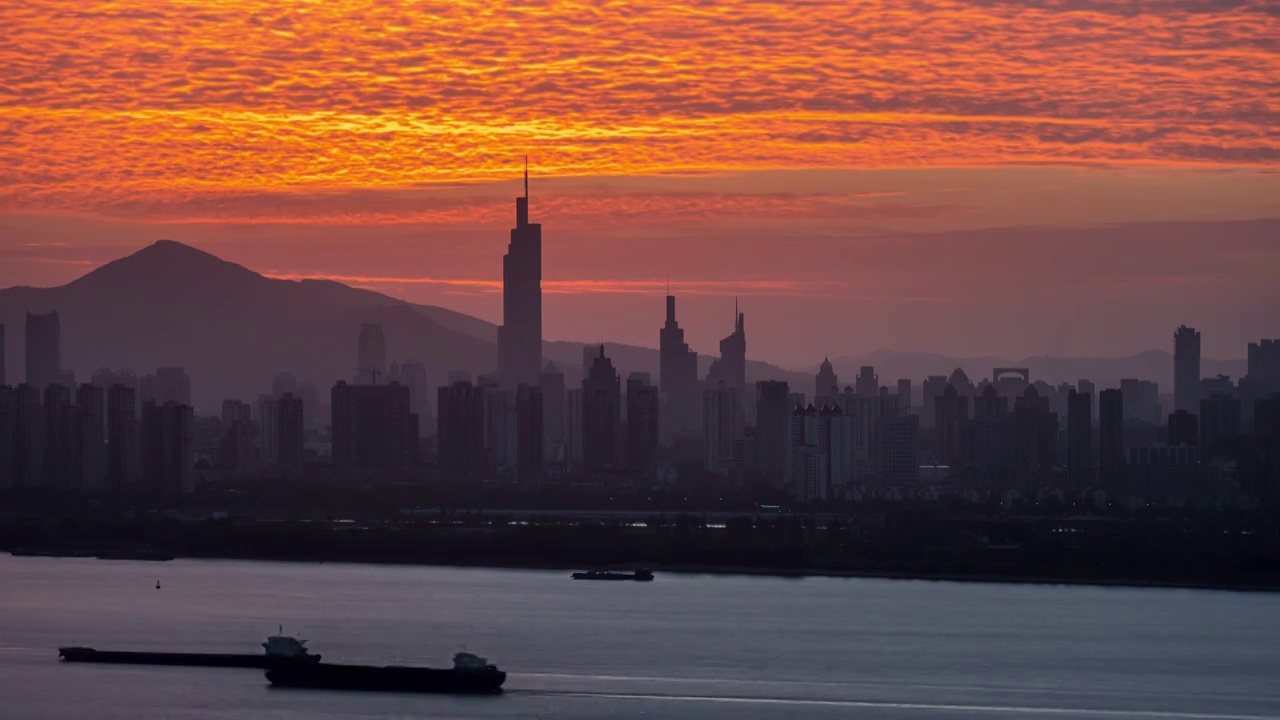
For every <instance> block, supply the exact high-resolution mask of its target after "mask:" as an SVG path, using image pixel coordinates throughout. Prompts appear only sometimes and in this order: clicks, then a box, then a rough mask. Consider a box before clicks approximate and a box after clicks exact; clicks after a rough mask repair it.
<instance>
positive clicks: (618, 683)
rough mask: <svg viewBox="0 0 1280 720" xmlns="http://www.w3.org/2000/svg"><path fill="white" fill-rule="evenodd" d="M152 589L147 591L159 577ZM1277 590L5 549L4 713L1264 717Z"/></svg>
mask: <svg viewBox="0 0 1280 720" xmlns="http://www.w3.org/2000/svg"><path fill="white" fill-rule="evenodd" d="M157 582H159V583H160V585H161V587H160V589H158V590H157V589H156V587H155V586H156V583H157ZM280 624H283V625H284V630H285V632H286V633H290V634H297V635H299V636H301V637H305V638H308V639H309V640H310V645H311V647H312V649H313V650H314V651H316V652H320V653H322V654H323V655H324V656H325V658H326V659H329V660H333V661H337V662H369V663H378V664H392V663H403V664H424V665H433V666H448V664H449V662H450V658H451V656H452V654H453V653H454V652H456V651H458V650H461V649H463V648H465V649H467V650H468V651H471V652H475V653H478V654H480V655H484V656H487V657H488V658H489V659H490V660H491V661H493V662H495V663H496V664H498V665H499V666H500V667H501V668H503V669H504V670H507V671H508V673H509V676H508V679H507V685H506V688H507V691H506V692H505V693H504V694H502V695H501V696H496V697H482V698H465V697H463V698H460V697H444V696H418V695H395V694H387V695H382V694H374V693H344V692H329V691H307V690H290V689H272V688H271V687H270V686H268V685H267V683H266V682H265V680H264V679H263V677H262V675H261V673H259V672H257V671H252V670H225V669H211V668H165V667H142V666H111V665H66V664H61V663H59V662H57V660H56V659H55V658H56V648H57V647H58V646H59V645H72V644H74V645H88V646H92V647H97V648H100V649H117V650H128V649H144V650H174V651H178V650H188V651H213V652H247V651H255V650H257V648H258V643H260V642H261V641H262V640H263V639H264V638H265V637H266V636H267V635H269V634H274V633H275V631H276V629H277V625H280ZM1278 672H1280V595H1276V594H1268V593H1235V592H1222V591H1208V590H1167V589H1136V588H1135V589H1128V588H1099V587H1072V586H1054V585H1013V584H997V583H957V582H929V581H902V580H873V579H841V578H806V579H786V578H768V577H745V576H711V575H675V574H661V575H659V577H658V579H657V580H655V581H654V582H651V583H601V582H596V583H591V582H574V581H571V580H570V579H569V578H568V573H565V572H548V571H520V570H487V569H457V568H436V567H413V566H371V565H344V564H303V563H270V562H242V561H210V560H176V561H173V562H161V563H148V562H129V561H106V560H92V559H75V558H15V557H9V556H7V555H5V556H0V717H3V718H14V719H15V720H17V719H21V720H40V719H44V718H48V719H50V720H54V719H56V720H62V719H63V718H73V717H76V718H111V719H115V718H119V719H121V720H124V719H126V718H127V719H129V720H133V719H136V718H146V719H159V718H166V719H168V718H223V719H226V720H242V719H243V720H249V719H252V720H264V719H269V720H294V719H297V720H301V719H303V718H411V717H424V718H432V719H433V720H442V719H446V718H448V719H464V718H596V717H616V718H786V717H797V718H843V717H858V718H988V717H1002V718H1046V717H1078V718H1130V717H1131V718H1171V719H1179V718H1180V719H1188V720H1189V719H1193V718H1203V719H1205V720H1218V719H1226V718H1280V678H1278V676H1277V673H1278Z"/></svg>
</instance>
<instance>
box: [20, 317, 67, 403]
mask: <svg viewBox="0 0 1280 720" xmlns="http://www.w3.org/2000/svg"><path fill="white" fill-rule="evenodd" d="M26 341H27V345H26V360H27V384H28V385H30V386H32V387H35V388H39V389H40V390H42V391H43V390H44V388H46V387H48V386H49V385H51V384H53V383H56V382H58V381H59V380H61V379H62V326H61V323H60V322H59V320H58V313H57V311H53V312H49V313H46V314H44V315H40V314H38V313H32V312H28V313H27V325H26Z"/></svg>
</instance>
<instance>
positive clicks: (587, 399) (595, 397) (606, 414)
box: [582, 345, 622, 472]
mask: <svg viewBox="0 0 1280 720" xmlns="http://www.w3.org/2000/svg"><path fill="white" fill-rule="evenodd" d="M621 413H622V384H621V379H620V378H619V377H618V372H617V371H616V370H614V368H613V362H612V361H610V360H609V358H607V357H605V354H604V345H600V349H599V354H598V355H597V356H596V357H595V358H594V359H593V360H592V362H591V368H590V370H589V371H588V373H587V378H586V380H583V381H582V443H583V447H582V460H583V468H584V469H585V470H586V471H587V472H596V471H599V470H604V469H606V468H611V467H613V466H615V465H617V464H618V458H619V453H618V424H619V423H620V422H621V421H622V415H621Z"/></svg>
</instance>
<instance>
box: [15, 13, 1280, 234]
mask: <svg viewBox="0 0 1280 720" xmlns="http://www.w3.org/2000/svg"><path fill="white" fill-rule="evenodd" d="M636 5H637V4H634V3H623V2H526V3H480V2H465V1H464V2H457V1H453V0H451V1H449V2H438V3H430V2H427V3H423V2H390V1H379V2H349V1H342V0H335V1H333V2H323V3H309V2H308V3H303V2H283V3H282V2H274V1H273V2H258V1H256V0H235V1H228V2H216V3H215V2H136V1H135V2H96V3H95V2H84V1H80V0H77V1H76V2H70V1H66V0H25V1H24V2H12V0H10V2H5V3H3V4H0V27H3V28H4V30H3V31H2V32H3V36H2V37H3V41H2V42H0V68H3V71H2V72H3V82H0V138H3V139H4V144H5V146H6V147H7V148H9V151H7V152H5V153H4V157H3V158H2V159H0V202H3V203H4V205H3V207H6V208H8V209H22V210H27V211H30V210H39V209H55V210H70V211H89V212H92V211H93V210H95V209H96V208H97V207H99V206H110V205H112V204H113V203H119V202H138V201H146V200H148V199H155V198H157V197H163V198H165V199H166V200H167V201H173V200H174V199H175V198H183V197H190V198H199V197H209V196H220V195H223V194H231V195H236V194H239V193H243V192H244V191H245V190H248V189H251V190H253V191H280V190H295V189H298V188H305V189H312V190H314V189H317V188H396V187H405V186H410V185H415V184H431V183H454V182H470V181H488V180H495V179H499V178H507V177H510V174H511V168H512V167H513V166H514V165H515V162H516V157H517V156H518V155H519V154H522V153H523V152H526V151H527V152H529V153H530V154H531V155H533V156H534V157H535V158H536V166H537V168H538V170H539V172H541V173H542V174H544V175H555V176H559V177H564V176H574V175H587V176H589V175H644V174H653V173H678V172H708V171H710V172H726V171H736V170H752V169H764V168H814V167H819V168H821V167H872V168H875V167H931V166H956V165H992V164H1005V163H1082V164H1122V165H1123V164H1160V165H1176V166H1219V165H1227V166H1232V167H1241V166H1244V167H1249V166H1272V165H1275V164H1276V163H1277V162H1278V161H1280V130H1277V128H1280V92H1278V91H1277V90H1278V87H1277V84H1278V83H1280V14H1278V13H1277V12H1276V10H1275V5H1274V4H1273V3H1271V2H1269V0H1240V1H1238V2H1219V1H1216V0H1150V1H1143V0H1115V1H1114V2H1113V1H1108V0H1060V1H1053V0H1044V1H1041V2H999V1H991V0H916V1H914V2H887V1H883V0H875V1H871V2H857V3H853V2H848V1H847V0H838V1H832V2H823V1H814V2H803V1H797V0H788V1H787V2H778V3H768V2H755V3H742V2H727V3H701V2H697V3H691V2H686V3H670V4H667V3H663V4H661V5H662V7H654V8H642V7H637V6H636Z"/></svg>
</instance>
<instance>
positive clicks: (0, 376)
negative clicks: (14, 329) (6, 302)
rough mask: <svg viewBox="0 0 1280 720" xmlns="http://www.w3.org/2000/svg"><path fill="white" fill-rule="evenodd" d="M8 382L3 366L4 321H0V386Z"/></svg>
mask: <svg viewBox="0 0 1280 720" xmlns="http://www.w3.org/2000/svg"><path fill="white" fill-rule="evenodd" d="M8 384H9V383H8V379H7V378H6V376H5V366H4V323H0V387H3V386H5V385H8Z"/></svg>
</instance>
